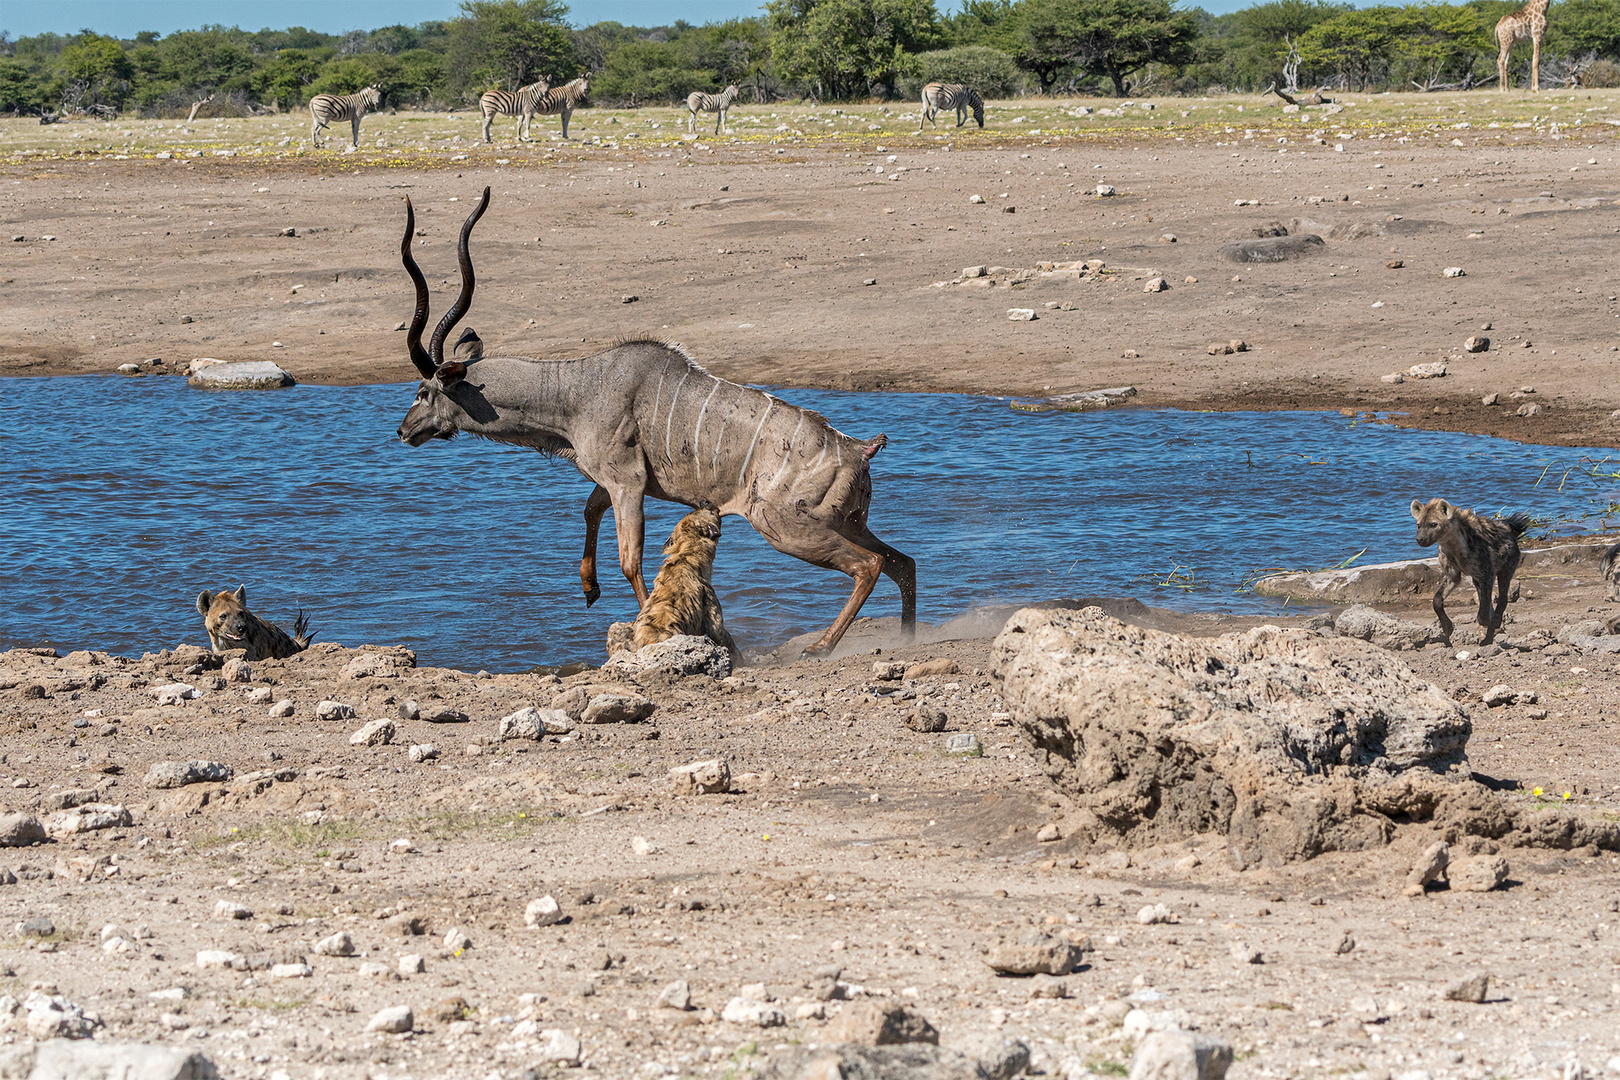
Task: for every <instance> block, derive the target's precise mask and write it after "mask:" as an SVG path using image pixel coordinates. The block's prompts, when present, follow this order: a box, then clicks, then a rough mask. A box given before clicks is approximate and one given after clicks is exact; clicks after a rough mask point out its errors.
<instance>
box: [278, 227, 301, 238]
mask: <svg viewBox="0 0 1620 1080" xmlns="http://www.w3.org/2000/svg"><path fill="white" fill-rule="evenodd" d="M281 235H282V236H297V235H298V230H297V229H294V228H292V227H290V226H289V227H288V228H285V229H282V230H281Z"/></svg>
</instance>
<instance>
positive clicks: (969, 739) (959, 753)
mask: <svg viewBox="0 0 1620 1080" xmlns="http://www.w3.org/2000/svg"><path fill="white" fill-rule="evenodd" d="M945 753H946V755H947V756H949V757H983V756H984V746H983V745H981V744H980V742H979V738H978V736H976V735H974V734H972V733H971V732H962V733H961V734H958V735H947V736H946V737H945Z"/></svg>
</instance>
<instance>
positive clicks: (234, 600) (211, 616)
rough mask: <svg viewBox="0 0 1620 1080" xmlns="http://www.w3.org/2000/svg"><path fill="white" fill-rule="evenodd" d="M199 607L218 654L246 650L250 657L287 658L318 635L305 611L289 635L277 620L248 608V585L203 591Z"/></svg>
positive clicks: (263, 658) (209, 640)
mask: <svg viewBox="0 0 1620 1080" xmlns="http://www.w3.org/2000/svg"><path fill="white" fill-rule="evenodd" d="M197 610H198V611H200V612H202V615H203V626H204V627H205V628H207V630H208V642H209V644H211V645H213V647H214V651H215V652H217V653H222V652H227V651H229V650H231V649H246V650H247V658H248V659H249V660H285V659H286V658H287V657H289V656H291V655H293V654H294V653H300V652H303V651H304V650H305V649H307V648H309V643H310V640H311V639H312V638H313V637H314V636H315V635H314V633H313V632H312V631H311V630H310V628H309V618H308V617H307V616H306V615H305V614H304V613H303V612H302V611H300V612H299V613H298V618H297V620H296V621H295V622H294V623H293V632H292V633H291V634H290V635H289V634H288V633H287V631H285V630H283V629H282V628H281V627H279V626H277V625H276V624H275V623H268V622H265V621H264V620H263V619H261V618H259V617H258V616H257V615H255V614H253V612H251V611H249V610H248V609H247V586H246V585H241V586H238V587H237V590H236V591H235V592H226V591H225V590H224V589H221V590H219V592H217V593H213V594H210V593H209V592H208V591H207V590H206V589H205V590H203V592H202V594H201V595H200V596H198V597H197Z"/></svg>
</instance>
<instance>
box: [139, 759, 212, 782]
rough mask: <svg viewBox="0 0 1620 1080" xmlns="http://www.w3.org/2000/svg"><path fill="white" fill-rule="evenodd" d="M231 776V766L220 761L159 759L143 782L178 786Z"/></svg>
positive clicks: (148, 771)
mask: <svg viewBox="0 0 1620 1080" xmlns="http://www.w3.org/2000/svg"><path fill="white" fill-rule="evenodd" d="M230 778H231V767H230V766H229V765H225V764H222V763H220V762H218V761H158V762H154V763H153V764H152V767H151V768H150V769H148V770H147V772H146V777H145V779H144V780H143V781H142V783H144V784H145V785H146V786H147V787H153V788H177V787H185V786H186V785H187V784H209V783H217V782H219V781H221V780H229V779H230Z"/></svg>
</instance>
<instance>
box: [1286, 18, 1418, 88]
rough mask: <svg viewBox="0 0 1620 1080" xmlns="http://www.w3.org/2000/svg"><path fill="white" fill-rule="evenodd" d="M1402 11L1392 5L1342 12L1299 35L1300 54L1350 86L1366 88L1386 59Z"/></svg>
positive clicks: (1310, 63) (1306, 60) (1309, 63)
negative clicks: (1341, 77)
mask: <svg viewBox="0 0 1620 1080" xmlns="http://www.w3.org/2000/svg"><path fill="white" fill-rule="evenodd" d="M1399 14H1400V12H1399V11H1398V10H1397V9H1395V8H1390V7H1376V8H1362V9H1360V10H1359V11H1346V12H1342V13H1340V14H1338V15H1335V16H1334V17H1333V18H1331V19H1329V20H1327V21H1326V22H1321V23H1317V24H1316V25H1315V26H1313V27H1311V28H1310V29H1309V30H1307V31H1306V32H1305V34H1304V35H1303V36H1302V37H1301V38H1300V42H1299V48H1300V54H1301V55H1302V56H1303V58H1304V61H1305V63H1306V64H1308V65H1310V66H1311V67H1319V68H1330V69H1332V70H1334V71H1336V72H1338V74H1340V75H1342V76H1343V77H1344V80H1345V83H1346V85H1347V86H1349V87H1350V88H1351V89H1353V90H1365V89H1367V87H1368V85H1369V84H1370V83H1371V82H1372V81H1373V69H1374V67H1375V65H1379V64H1383V63H1385V62H1386V61H1387V58H1388V56H1389V50H1390V45H1391V44H1392V43H1393V41H1394V39H1395V28H1396V19H1397V17H1398V16H1399Z"/></svg>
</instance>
